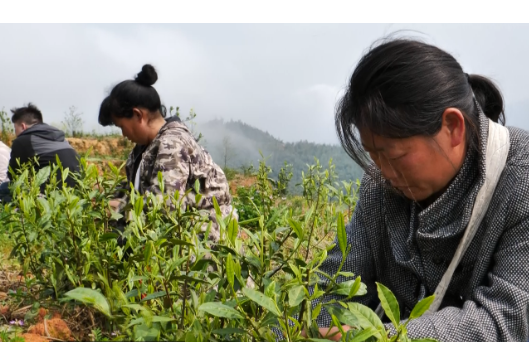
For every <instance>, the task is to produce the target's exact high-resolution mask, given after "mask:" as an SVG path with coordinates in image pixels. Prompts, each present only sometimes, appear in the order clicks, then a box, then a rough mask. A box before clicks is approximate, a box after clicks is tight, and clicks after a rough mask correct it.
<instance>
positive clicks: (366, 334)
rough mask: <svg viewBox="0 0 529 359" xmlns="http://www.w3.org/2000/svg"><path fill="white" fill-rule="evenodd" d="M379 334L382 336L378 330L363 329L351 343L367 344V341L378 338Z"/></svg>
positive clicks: (371, 328) (372, 328)
mask: <svg viewBox="0 0 529 359" xmlns="http://www.w3.org/2000/svg"><path fill="white" fill-rule="evenodd" d="M377 334H380V333H379V332H378V330H377V329H375V328H374V327H369V328H366V329H362V330H361V331H359V332H358V333H356V334H355V335H354V336H353V338H352V339H351V340H350V341H351V342H365V341H366V340H367V339H369V338H371V337H376V336H377Z"/></svg>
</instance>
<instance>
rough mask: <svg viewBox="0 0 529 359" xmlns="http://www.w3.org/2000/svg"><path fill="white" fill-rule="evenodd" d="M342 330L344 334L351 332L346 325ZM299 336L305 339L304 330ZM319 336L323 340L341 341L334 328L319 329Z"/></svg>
mask: <svg viewBox="0 0 529 359" xmlns="http://www.w3.org/2000/svg"><path fill="white" fill-rule="evenodd" d="M342 329H343V331H344V332H346V333H347V332H348V331H349V330H351V327H350V326H348V325H342ZM301 335H302V336H304V337H305V338H306V337H307V333H306V332H305V330H303V331H302V332H301ZM320 335H321V337H322V338H324V339H329V340H333V341H335V342H339V341H340V340H341V339H342V333H340V331H339V330H338V328H336V327H331V328H320Z"/></svg>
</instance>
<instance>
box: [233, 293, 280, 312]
mask: <svg viewBox="0 0 529 359" xmlns="http://www.w3.org/2000/svg"><path fill="white" fill-rule="evenodd" d="M242 292H243V293H244V295H245V296H247V297H248V298H249V299H251V300H252V301H254V302H255V303H257V304H259V305H260V306H261V307H263V308H265V309H267V310H268V311H270V312H271V313H273V314H274V315H276V316H278V317H280V316H281V312H279V309H278V308H277V305H276V303H275V302H274V301H273V300H272V299H270V298H268V297H267V296H266V295H264V294H263V293H261V292H258V291H256V290H253V289H251V288H246V287H245V288H243V289H242Z"/></svg>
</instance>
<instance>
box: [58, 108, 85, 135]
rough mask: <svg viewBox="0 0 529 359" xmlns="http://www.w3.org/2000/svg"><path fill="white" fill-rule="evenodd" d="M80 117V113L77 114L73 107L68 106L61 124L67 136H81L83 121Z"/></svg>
mask: <svg viewBox="0 0 529 359" xmlns="http://www.w3.org/2000/svg"><path fill="white" fill-rule="evenodd" d="M81 116H82V113H79V112H77V108H76V107H75V106H70V108H69V109H68V112H65V113H64V121H62V124H63V126H64V128H65V129H66V134H67V135H69V136H72V137H80V136H81V135H82V132H83V124H84V120H83V119H82V117H81Z"/></svg>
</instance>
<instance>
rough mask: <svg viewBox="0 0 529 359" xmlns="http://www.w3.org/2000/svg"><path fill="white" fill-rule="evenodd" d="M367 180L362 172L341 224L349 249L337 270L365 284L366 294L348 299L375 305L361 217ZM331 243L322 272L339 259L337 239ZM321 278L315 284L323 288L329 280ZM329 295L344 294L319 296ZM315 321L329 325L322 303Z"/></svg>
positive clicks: (331, 268)
mask: <svg viewBox="0 0 529 359" xmlns="http://www.w3.org/2000/svg"><path fill="white" fill-rule="evenodd" d="M369 182H370V181H369V179H368V178H367V176H364V179H363V180H362V185H361V188H360V199H359V201H358V202H357V204H356V208H355V210H354V212H353V216H352V218H351V222H350V223H349V224H348V225H347V226H346V227H345V230H346V233H347V243H348V245H350V246H351V251H350V252H349V255H348V256H347V258H346V260H345V262H344V265H343V267H342V269H341V271H342V272H353V273H354V274H355V275H361V278H362V283H364V284H365V285H366V286H367V294H365V295H363V296H358V297H353V298H352V300H354V301H355V302H358V303H362V304H364V305H367V306H369V307H376V304H377V302H376V300H377V299H376V298H377V290H376V284H375V280H376V277H375V273H376V271H375V263H374V260H373V254H372V252H371V248H370V244H369V236H368V233H367V230H366V226H365V224H364V220H363V217H364V216H365V213H364V205H365V204H364V202H365V200H366V196H365V187H366V186H369ZM334 243H335V246H334V248H332V249H331V250H330V251H329V253H328V254H327V258H326V259H325V261H324V262H323V264H322V265H321V267H320V270H321V271H322V272H325V273H327V274H329V275H331V276H332V275H334V274H335V273H336V271H337V270H338V268H339V266H340V263H341V261H342V252H341V251H340V247H339V246H338V240H337V239H335V242H334ZM321 279H322V281H321V284H320V285H319V287H320V288H325V286H326V285H327V284H328V283H329V280H328V279H326V278H325V277H323V276H321ZM351 279H354V278H351V277H349V278H346V277H343V276H340V277H338V278H337V282H338V283H340V282H344V281H347V280H351ZM332 299H336V300H344V299H345V296H342V295H337V294H328V295H325V296H323V297H322V298H321V301H322V302H323V303H325V302H328V301H330V300H332ZM315 304H317V302H316V303H313V305H315ZM373 309H374V308H373ZM317 323H318V326H319V327H320V328H326V327H329V326H330V324H331V316H330V315H329V313H328V312H327V310H325V307H323V308H322V310H321V312H320V315H319V316H318V319H317Z"/></svg>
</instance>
